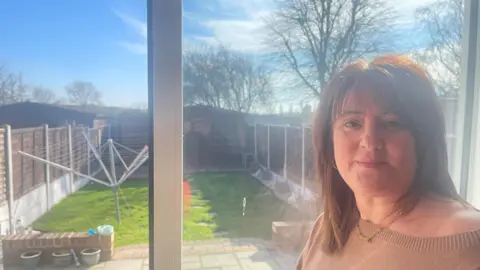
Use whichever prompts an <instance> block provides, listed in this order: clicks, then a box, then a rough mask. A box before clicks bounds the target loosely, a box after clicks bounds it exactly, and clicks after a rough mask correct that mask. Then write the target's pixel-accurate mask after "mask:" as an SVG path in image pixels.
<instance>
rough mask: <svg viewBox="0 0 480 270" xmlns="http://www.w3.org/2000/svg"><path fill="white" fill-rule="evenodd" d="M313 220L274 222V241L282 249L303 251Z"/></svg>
mask: <svg viewBox="0 0 480 270" xmlns="http://www.w3.org/2000/svg"><path fill="white" fill-rule="evenodd" d="M312 226H313V222H287V221H275V222H272V241H273V244H274V245H275V247H276V248H278V249H279V250H282V251H287V252H288V251H301V250H302V249H303V247H304V246H305V244H306V242H307V239H308V236H309V235H310V231H311V229H312Z"/></svg>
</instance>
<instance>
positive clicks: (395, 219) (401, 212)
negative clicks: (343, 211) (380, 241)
mask: <svg viewBox="0 0 480 270" xmlns="http://www.w3.org/2000/svg"><path fill="white" fill-rule="evenodd" d="M417 202H418V201H417V200H414V201H413V202H412V203H410V204H409V205H408V208H407V209H406V210H407V211H401V210H400V211H398V210H395V211H394V212H393V213H391V214H389V215H388V216H386V217H385V218H384V219H386V218H388V217H390V216H392V215H393V214H395V213H396V216H395V218H393V219H392V220H391V221H390V222H389V223H388V224H387V226H384V227H379V226H376V227H379V228H376V229H375V231H373V233H372V235H370V236H366V235H365V234H363V233H362V230H361V229H360V217H359V220H358V222H357V226H356V227H357V232H358V235H359V236H360V238H361V239H363V240H365V241H367V242H368V243H371V242H372V240H373V238H375V237H376V236H377V235H378V234H380V233H381V232H383V231H384V230H385V229H387V228H389V227H390V226H391V225H392V224H393V223H394V222H395V221H397V220H398V219H399V218H400V217H401V216H403V215H404V214H405V213H408V212H410V211H411V210H412V209H413V208H414V207H415V204H416V203H417Z"/></svg>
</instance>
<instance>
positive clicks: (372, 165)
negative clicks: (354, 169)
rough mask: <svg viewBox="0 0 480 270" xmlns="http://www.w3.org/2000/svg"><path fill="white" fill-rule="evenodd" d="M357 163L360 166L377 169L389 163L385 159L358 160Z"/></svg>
mask: <svg viewBox="0 0 480 270" xmlns="http://www.w3.org/2000/svg"><path fill="white" fill-rule="evenodd" d="M355 163H357V165H358V166H360V167H363V168H367V169H375V168H379V167H381V166H383V165H385V164H387V162H384V161H356V162H355Z"/></svg>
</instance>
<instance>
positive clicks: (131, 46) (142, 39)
mask: <svg viewBox="0 0 480 270" xmlns="http://www.w3.org/2000/svg"><path fill="white" fill-rule="evenodd" d="M113 12H114V13H115V15H117V16H118V17H119V18H120V19H121V20H122V22H123V23H124V24H125V26H127V27H128V28H129V29H131V30H133V31H134V33H135V34H136V35H137V36H138V38H137V39H138V41H121V42H119V44H120V45H121V46H122V47H124V48H125V49H127V50H128V51H130V52H132V53H136V54H147V23H146V22H143V21H141V20H138V19H136V18H134V17H132V16H130V15H127V14H125V13H122V12H119V11H116V10H114V11H113Z"/></svg>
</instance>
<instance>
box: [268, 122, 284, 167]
mask: <svg viewBox="0 0 480 270" xmlns="http://www.w3.org/2000/svg"><path fill="white" fill-rule="evenodd" d="M284 163H285V128H284V127H281V126H270V170H271V171H273V172H275V173H276V174H279V175H283V167H284V166H285V164H284Z"/></svg>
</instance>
